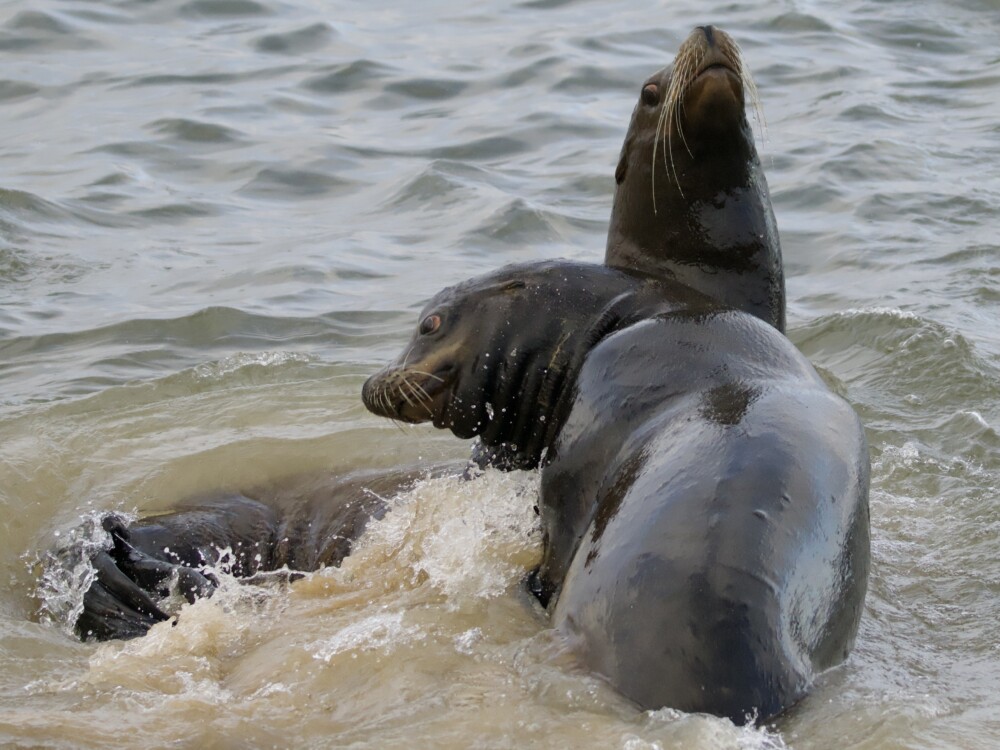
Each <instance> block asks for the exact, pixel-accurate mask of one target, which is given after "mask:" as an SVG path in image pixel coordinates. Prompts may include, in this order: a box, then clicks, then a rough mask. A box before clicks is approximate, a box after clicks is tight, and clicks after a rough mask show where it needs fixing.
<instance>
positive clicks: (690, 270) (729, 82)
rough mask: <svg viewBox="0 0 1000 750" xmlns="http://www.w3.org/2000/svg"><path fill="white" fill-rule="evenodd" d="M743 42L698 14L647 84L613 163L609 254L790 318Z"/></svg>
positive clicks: (762, 312) (755, 311) (767, 315)
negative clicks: (699, 21)
mask: <svg viewBox="0 0 1000 750" xmlns="http://www.w3.org/2000/svg"><path fill="white" fill-rule="evenodd" d="M747 91H749V93H750V95H751V97H752V98H753V99H754V101H755V102H756V88H755V87H754V83H753V79H752V78H751V76H750V73H749V71H748V70H747V67H746V65H745V63H744V61H743V57H742V56H741V54H740V50H739V47H738V46H737V45H736V43H735V42H734V41H733V39H732V38H731V37H730V36H729V35H728V34H726V33H725V32H724V31H721V30H720V29H717V28H715V27H713V26H699V27H698V28H696V29H695V30H694V31H693V32H692V33H691V35H690V36H689V37H688V38H687V40H685V42H684V43H683V44H682V45H681V47H680V49H679V50H678V52H677V57H676V58H675V59H674V62H673V64H672V65H670V66H668V67H666V68H664V69H663V70H660V71H658V72H656V73H654V74H653V75H652V76H650V77H649V78H648V79H647V80H646V81H645V82H644V83H643V85H642V89H641V91H640V94H639V101H638V102H637V103H636V105H635V109H634V111H633V112H632V120H631V122H630V123H629V127H628V132H627V134H626V136H625V142H624V143H623V144H622V151H621V157H620V158H619V161H618V168H617V169H616V170H615V182H616V184H617V186H616V188H615V197H614V204H613V207H612V210H611V223H610V226H609V228H608V244H607V251H606V255H605V263H607V264H608V265H609V266H614V267H616V268H624V269H629V270H637V271H644V272H646V273H649V274H653V275H655V276H660V277H664V278H673V279H676V280H677V281H680V282H681V283H683V284H686V285H688V286H690V287H692V288H694V289H697V290H699V291H701V292H704V293H705V294H707V295H709V296H710V297H712V298H714V299H717V300H719V301H720V302H722V303H723V304H725V305H728V306H730V307H734V308H736V309H737V310H743V311H744V312H748V313H750V314H752V315H756V316H757V317H758V318H761V319H762V320H764V321H766V322H768V323H770V324H771V325H773V326H774V327H775V328H777V329H778V330H779V331H784V329H785V280H784V271H783V267H782V262H781V246H780V243H779V241H778V229H777V226H776V224H775V221H774V213H773V211H772V210H771V199H770V195H769V194H768V190H767V180H766V179H765V178H764V172H763V170H762V169H761V165H760V159H759V158H758V157H757V150H756V148H755V147H754V138H753V130H752V129H751V127H750V124H749V122H748V121H747V116H746V92H747Z"/></svg>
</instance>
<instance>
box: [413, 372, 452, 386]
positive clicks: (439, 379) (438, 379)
mask: <svg viewBox="0 0 1000 750" xmlns="http://www.w3.org/2000/svg"><path fill="white" fill-rule="evenodd" d="M410 372H411V373H413V374H414V375H423V376H424V377H425V378H432V379H433V380H436V381H437V382H439V383H443V382H444V378H442V377H438V376H437V375H432V374H431V373H429V372H425V371H424V370H410Z"/></svg>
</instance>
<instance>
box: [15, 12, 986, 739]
mask: <svg viewBox="0 0 1000 750" xmlns="http://www.w3.org/2000/svg"><path fill="white" fill-rule="evenodd" d="M465 7H466V6H463V5H461V4H458V3H453V2H435V1H434V0H427V1H426V2H422V3H420V4H419V6H416V5H411V4H404V3H402V2H396V3H384V2H381V3H380V2H373V3H365V4H361V3H353V2H336V1H330V2H319V1H318V0H284V1H283V2H264V1H263V0H160V1H159V2H143V1H141V0H117V1H114V0H90V1H86V0H32V2H30V3H29V2H26V1H25V0H8V1H7V2H3V3H0V56H2V60H3V63H4V64H3V66H2V69H0V571H2V574H3V575H4V577H5V580H6V581H7V582H8V585H7V586H5V587H4V588H3V590H2V591H0V744H3V745H5V746H31V747H134V746H146V747H164V746H171V747H237V746H239V747H264V746H278V747H286V746H288V747H291V746H295V747H305V746H314V747H334V746H337V747H402V746H407V747H413V746H416V747H432V746H433V747H456V748H458V747H463V748H464V747H511V746H538V747H569V746H574V747H595V748H597V747H600V748H606V747H616V748H629V750H633V749H635V748H648V747H657V746H658V747H662V748H674V747H677V748H720V747H742V748H775V747H776V748H781V747H785V746H787V747H794V748H823V749H826V748H992V747H996V746H998V744H1000V720H998V719H997V714H998V712H1000V697H998V693H997V689H996V686H997V685H998V684H1000V647H998V642H1000V624H998V623H1000V557H998V554H997V550H998V549H1000V497H998V495H1000V489H998V488H1000V435H998V431H997V430H998V426H1000V333H998V331H1000V326H998V325H997V303H998V301H1000V242H998V240H997V237H998V232H997V224H998V215H1000V47H998V45H997V41H996V40H997V38H998V36H1000V4H998V3H997V2H996V0H960V1H959V2H955V0H948V1H947V2H946V1H945V0H915V1H914V2H907V3H902V2H889V1H888V0H886V1H883V2H875V1H873V0H868V1H864V2H863V1H860V0H856V1H849V2H843V3H820V2H809V1H806V0H803V1H801V2H791V1H784V2H781V1H779V2H773V3H766V4H764V3H761V4H757V3H732V2H725V3H723V2H711V1H709V2H705V1H704V0H702V2H697V3H696V2H689V1H688V0H683V1H675V2H670V3H661V4H655V5H654V4H652V3H634V4H632V3H630V4H628V5H627V6H626V5H625V4H623V3H613V2H610V1H609V0H592V1H591V2H586V1H584V0H581V1H580V2H571V1H568V0H567V1H563V2H559V1H558V0H549V1H546V0H537V1H526V2H508V3H500V2H496V1H492V2H491V1H487V2H481V3H476V4H474V5H470V6H468V8H467V9H465ZM699 23H717V24H719V25H720V26H722V27H723V28H725V29H727V30H728V31H730V32H731V33H732V34H733V35H734V36H735V37H736V38H737V40H738V41H739V42H740V43H741V45H742V47H743V49H744V52H745V53H746V56H747V59H748V61H749V64H750V67H751V69H752V70H753V71H754V73H755V75H756V78H757V83H758V87H759V89H760V92H761V97H762V101H763V108H764V111H765V113H766V116H767V131H766V134H767V138H766V141H765V142H764V143H763V144H762V146H761V150H762V153H763V158H764V163H765V166H766V169H767V172H768V178H769V181H770V185H771V190H772V195H773V198H774V204H775V213H776V215H777V218H778V223H779V227H780V230H781V234H782V241H783V247H784V255H785V260H786V269H787V276H788V293H789V335H790V336H791V338H792V340H793V341H795V342H796V343H797V344H798V345H799V346H800V347H801V348H802V349H803V351H804V352H805V353H806V354H807V355H808V356H809V357H810V358H811V359H812V360H813V361H814V362H815V363H816V364H817V365H818V366H819V367H820V368H821V369H822V370H823V371H824V373H825V374H826V375H827V376H828V377H829V379H830V381H831V382H833V383H835V386H836V387H837V388H838V389H839V390H840V391H841V392H842V393H843V394H844V395H845V396H846V397H847V398H848V399H849V400H850V401H851V402H852V403H853V404H854V405H855V407H856V408H857V409H858V411H859V413H860V414H861V415H862V418H863V419H864V421H865V423H866V425H867V427H868V432H869V439H870V442H871V446H872V458H873V485H872V522H873V539H874V541H873V544H874V549H873V553H874V560H873V572H872V579H871V586H870V591H869V597H868V602H867V609H866V612H865V617H864V620H863V623H862V628H861V633H860V636H859V640H858V645H857V648H856V650H855V652H854V654H853V655H852V657H851V659H850V660H849V661H848V663H847V664H846V665H845V666H844V667H842V668H839V669H836V670H834V671H832V672H830V673H828V674H826V675H824V676H823V677H822V678H821V679H820V682H819V684H818V686H817V689H816V690H815V692H814V693H813V695H812V696H811V697H810V698H809V699H808V700H807V701H805V702H804V703H803V704H802V705H801V706H799V707H798V708H797V709H796V710H795V711H793V712H792V714H791V715H790V716H788V717H786V718H785V719H783V720H782V721H780V722H779V723H778V724H777V725H776V726H775V727H772V728H770V729H767V730H762V731H754V730H737V729H735V728H733V727H732V726H731V725H729V724H728V723H727V722H724V721H721V720H716V719H710V718H705V717H692V716H684V715H680V714H676V713H673V712H669V711H663V712H657V713H653V714H643V713H639V712H636V711H635V710H634V709H632V708H630V707H629V706H628V705H626V704H624V702H622V701H621V700H620V699H618V698H616V697H615V696H614V695H613V694H612V693H610V691H609V690H608V689H607V688H605V687H604V686H603V685H602V684H601V683H600V682H598V681H597V680H594V679H593V678H590V677H588V676H587V675H586V674H582V673H580V672H578V671H576V670H574V669H573V667H572V665H571V664H569V663H567V661H566V659H565V655H564V654H561V653H560V650H559V647H558V644H557V643H556V642H555V641H554V640H553V639H552V638H551V637H550V634H549V632H548V631H547V630H546V627H545V621H544V618H543V616H542V615H541V614H540V613H539V612H538V611H537V610H534V609H532V607H531V605H530V603H529V602H528V601H527V600H526V599H525V597H524V596H523V594H522V593H521V592H520V589H519V586H518V581H519V579H520V577H521V575H522V574H523V572H524V571H525V570H527V569H529V568H530V567H531V566H532V564H533V563H534V561H535V559H536V558H537V555H538V540H537V536H536V532H535V529H534V514H533V513H532V510H531V505H532V502H533V496H532V493H533V491H534V481H535V480H534V479H533V478H532V477H531V476H527V477H509V476H502V475H495V476H490V477H489V478H488V479H487V480H486V481H485V482H477V483H474V484H473V485H461V484H458V483H450V482H449V481H448V480H435V481H428V482H425V483H423V484H422V485H420V486H419V487H418V488H416V490H414V491H413V492H412V493H411V494H408V495H406V496H404V497H402V498H400V500H399V507H398V508H397V509H396V511H395V512H394V513H392V514H390V516H389V517H387V519H386V520H385V521H384V522H382V523H380V524H377V525H376V526H375V527H374V528H373V529H372V530H371V533H370V534H369V536H368V538H367V539H366V541H365V543H364V545H363V548H362V549H361V550H360V551H359V552H358V553H357V555H356V556H355V557H354V558H352V559H350V560H349V561H348V563H347V564H345V567H344V568H343V569H341V570H339V571H327V572H325V573H322V574H318V575H316V576H313V577H311V578H309V579H307V580H304V581H300V582H298V583H296V584H294V585H292V586H291V587H286V586H281V585H267V584H263V585H261V586H254V587H249V586H241V585H236V584H232V585H228V586H226V587H225V588H224V590H223V591H222V593H221V595H219V596H217V597H215V598H213V599H212V600H209V601H204V602H200V603H198V604H197V605H195V606H194V607H191V608H190V609H188V610H186V611H185V612H184V614H183V616H182V618H181V621H180V624H179V625H178V626H177V627H175V628H170V627H168V626H165V627H158V628H156V629H155V630H154V632H153V633H152V634H151V635H150V636H149V637H147V638H145V639H142V640H140V641H134V642H130V643H127V644H106V645H101V646H97V645H93V644H80V643H78V642H76V641H74V640H73V639H71V638H70V637H68V636H67V634H66V633H65V632H64V630H63V629H62V628H61V627H60V625H59V623H58V622H56V623H48V622H39V615H38V612H39V605H40V602H39V601H38V599H37V598H36V597H35V595H34V592H35V587H36V584H37V569H36V567H35V566H34V565H33V562H34V560H35V555H36V553H37V551H38V550H40V549H43V548H46V547H48V546H50V545H51V544H52V543H53V539H54V538H56V534H59V535H60V537H59V538H62V539H65V538H66V534H68V533H69V532H70V530H71V529H73V528H74V527H78V526H79V525H80V523H81V519H83V518H85V517H88V516H91V515H92V514H93V513H95V512H97V511H102V510H106V509H116V510H121V511H126V512H139V513H146V512H150V511H153V510H158V509H164V508H169V507H170V506H171V504H172V503H174V502H176V501H177V500H178V499H180V498H183V497H185V496H188V495H191V494H194V493H200V492H205V491H208V490H211V489H212V488H216V487H229V486H240V485H248V484H258V483H261V482H268V481H271V480H276V479H278V478H280V477H285V476H289V475H294V474H296V473H298V472H315V471H329V472H331V473H338V472H343V471H346V470H348V469H351V468H355V467H362V466H392V465H396V464H401V463H406V462H411V461H417V460H423V461H431V460H437V459H440V458H445V457H461V456H463V455H465V452H466V446H465V445H463V444H461V443H459V442H458V441H455V440H454V439H452V438H450V437H448V436H446V435H443V434H438V433H436V432H434V431H433V430H431V429H430V428H429V427H428V428H422V429H411V430H407V431H406V432H400V431H398V430H396V429H394V428H393V427H391V426H389V425H387V424H383V423H382V422H380V421H379V420H377V419H375V418H373V417H370V416H368V415H366V414H365V413H364V411H363V409H362V407H361V405H360V402H359V398H358V392H359V389H360V385H361V383H362V382H363V379H364V377H365V376H366V375H367V374H368V373H370V372H371V371H372V370H373V369H374V368H375V367H376V366H378V365H380V364H381V363H383V362H384V361H385V360H386V359H388V358H389V357H391V356H392V355H394V354H395V353H396V351H397V350H398V348H399V347H400V345H401V344H402V342H403V341H404V340H405V338H406V337H407V336H408V332H409V329H410V326H411V325H412V324H413V318H414V315H415V310H416V309H417V308H418V307H419V305H420V303H421V301H422V300H424V299H426V298H427V297H429V296H430V295H431V294H433V293H434V292H435V291H437V290H438V289H439V288H440V287H441V286H443V285H444V284H445V283H449V282H453V281H457V280H460V279H462V278H465V277H467V276H470V275H472V274H474V273H477V272H480V271H484V270H487V269H491V268H494V267H496V266H498V265H500V264H503V263H507V262H512V261H520V260H528V259H538V258H546V257H558V256H563V257H570V258H575V259H588V260H594V261H599V260H600V259H601V257H602V256H603V247H604V237H605V232H606V223H607V217H608V212H609V207H610V201H611V193H612V189H613V179H612V173H613V169H614V164H615V160H616V158H617V155H618V150H619V146H620V142H621V138H622V136H623V134H624V130H625V125H626V123H627V119H628V116H629V113H630V112H631V108H632V106H633V101H634V98H635V96H636V95H637V93H638V87H639V84H640V83H641V82H642V79H643V78H644V77H645V76H646V75H647V74H648V73H650V72H652V71H653V70H655V69H657V68H659V67H661V66H662V65H663V64H665V63H666V62H667V61H668V60H669V59H670V57H672V55H673V52H674V50H675V49H676V47H677V45H678V43H679V42H680V41H681V39H683V37H684V36H685V35H686V34H687V32H688V30H689V29H690V28H691V27H692V26H694V25H696V24H699ZM49 603H50V604H51V605H52V606H53V607H55V608H57V605H58V602H49ZM42 619H45V618H42Z"/></svg>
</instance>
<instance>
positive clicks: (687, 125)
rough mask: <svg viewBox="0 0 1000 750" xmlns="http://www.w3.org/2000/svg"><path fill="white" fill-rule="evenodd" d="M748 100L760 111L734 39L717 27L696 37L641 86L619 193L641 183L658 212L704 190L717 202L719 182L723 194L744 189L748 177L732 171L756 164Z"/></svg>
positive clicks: (619, 176)
mask: <svg viewBox="0 0 1000 750" xmlns="http://www.w3.org/2000/svg"><path fill="white" fill-rule="evenodd" d="M747 94H749V96H750V99H751V100H752V101H753V103H754V105H755V106H757V89H756V86H755V85H754V82H753V78H752V77H751V76H750V72H749V70H748V69H747V67H746V65H745V63H744V62H743V56H742V54H741V52H740V48H739V46H738V45H737V44H736V42H735V41H733V38H732V37H731V36H729V35H728V34H727V33H726V32H724V31H722V30H721V29H717V28H715V27H714V26H699V27H697V28H696V29H694V30H693V31H692V32H691V34H690V35H689V36H688V38H687V39H686V40H685V41H684V43H683V44H681V46H680V49H679V50H678V51H677V56H676V57H675V58H674V61H673V63H672V64H671V65H669V66H667V67H666V68H664V69H663V70H660V71H658V72H656V73H654V74H653V75H652V76H650V77H649V78H647V79H646V81H645V82H644V83H643V85H642V89H641V90H640V94H639V101H638V102H637V104H636V106H635V109H634V110H633V112H632V121H631V123H630V125H629V132H628V135H627V136H626V138H625V143H624V145H623V146H622V153H621V158H620V159H619V163H618V168H617V170H616V171H615V181H616V182H617V183H618V185H619V187H620V188H621V187H622V186H623V183H625V181H626V180H629V181H630V182H631V183H634V184H635V186H636V187H638V189H639V190H642V191H644V192H646V193H647V194H648V195H649V200H650V202H651V203H652V208H653V211H654V212H656V211H657V210H659V209H664V208H668V207H669V204H670V201H671V198H672V197H673V196H674V195H679V196H680V197H681V198H682V199H683V198H684V197H685V196H684V193H685V191H697V190H699V188H701V190H700V192H702V193H706V194H707V195H708V196H711V195H712V194H713V192H714V191H717V190H718V189H719V187H720V186H716V185H715V184H714V183H715V182H716V181H717V180H716V179H715V178H716V177H718V178H721V181H722V183H723V184H722V185H721V187H723V188H724V187H725V184H724V183H725V182H727V181H734V182H737V183H738V182H740V181H741V180H742V179H743V178H744V176H743V175H742V174H733V165H734V164H740V163H746V162H748V161H749V160H751V159H752V160H753V161H756V151H755V149H754V145H753V132H752V131H751V129H750V127H749V124H748V122H747V117H746V101H747ZM758 112H759V107H758ZM714 164H718V165H719V167H718V170H719V174H718V175H716V174H714V173H713V165H714ZM687 197H688V198H691V197H692V196H687Z"/></svg>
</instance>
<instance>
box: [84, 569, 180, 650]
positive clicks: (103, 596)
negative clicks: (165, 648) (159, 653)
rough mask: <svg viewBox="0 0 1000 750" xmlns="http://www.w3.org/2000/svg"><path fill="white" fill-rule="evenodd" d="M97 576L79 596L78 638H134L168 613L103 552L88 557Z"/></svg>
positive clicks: (167, 617)
mask: <svg viewBox="0 0 1000 750" xmlns="http://www.w3.org/2000/svg"><path fill="white" fill-rule="evenodd" d="M91 564H92V565H93V566H94V569H95V570H96V571H97V576H96V578H95V579H94V582H93V583H92V584H91V586H90V588H89V589H88V590H87V592H86V593H85V594H84V596H83V612H82V613H81V614H80V617H79V618H78V619H77V621H76V631H77V633H79V634H80V636H81V637H82V638H97V639H98V640H108V639H111V638H122V639H127V638H136V637H138V636H141V635H144V634H145V633H146V631H147V630H149V628H150V627H152V626H153V625H155V624H156V623H158V622H163V621H164V620H168V619H170V616H169V615H168V614H167V613H166V612H164V611H163V610H162V609H160V608H159V606H157V604H156V602H154V601H153V599H152V598H151V597H150V596H149V594H147V593H146V592H145V591H143V590H142V589H141V588H140V587H139V586H138V585H137V584H136V583H135V581H133V580H132V579H131V578H129V577H128V576H127V575H125V573H123V572H122V571H121V570H120V569H119V567H118V565H117V564H116V561H115V559H114V558H113V557H112V556H111V555H110V554H108V553H107V552H103V551H102V552H98V553H97V554H96V555H94V557H93V558H92V560H91Z"/></svg>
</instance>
